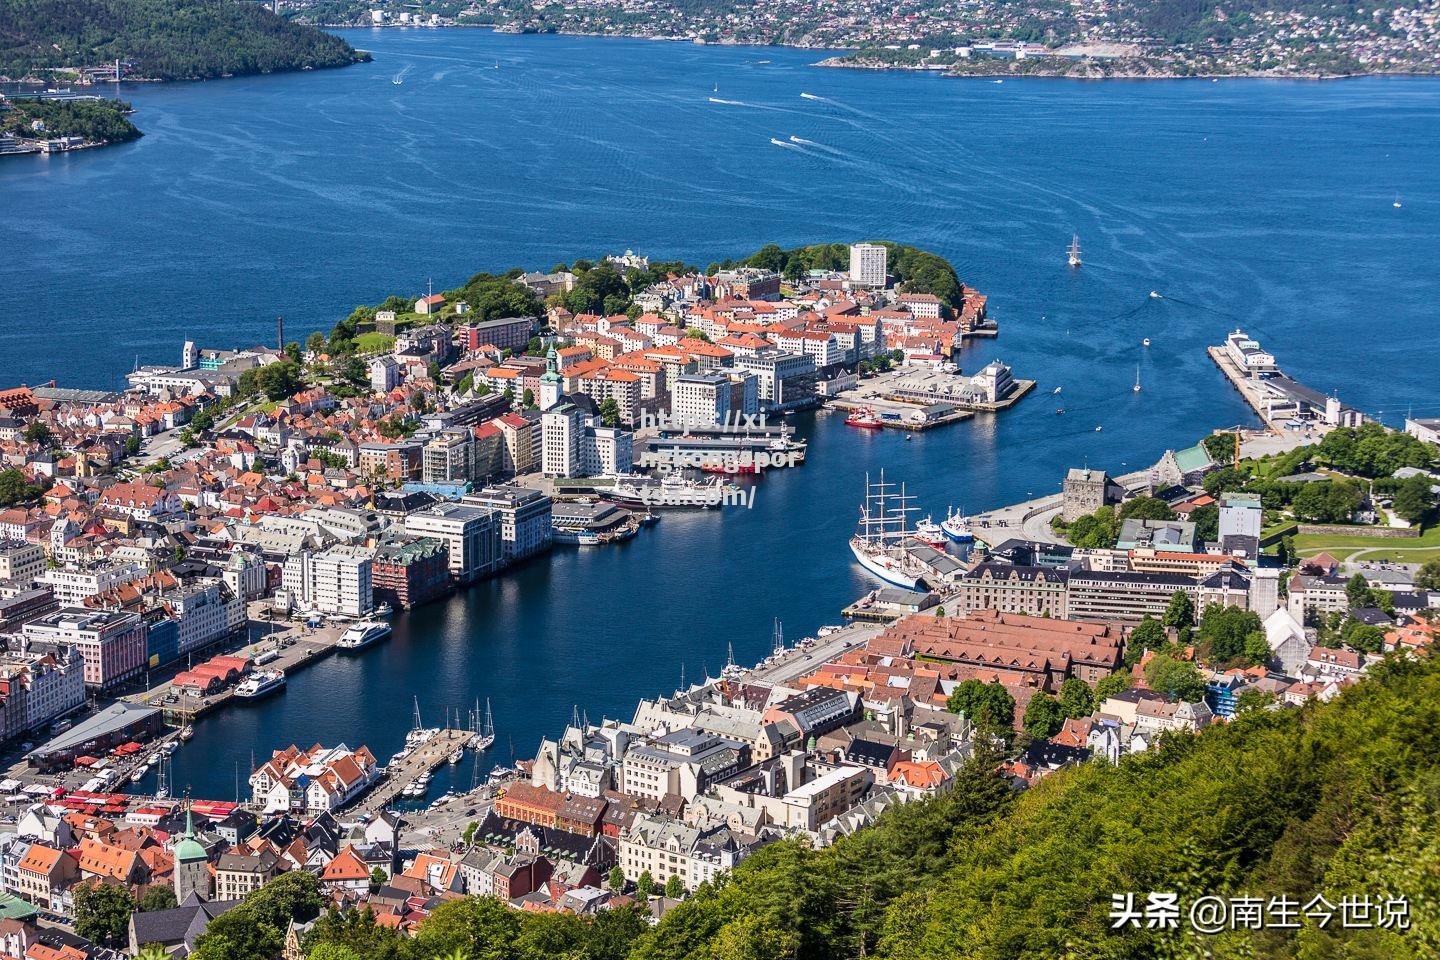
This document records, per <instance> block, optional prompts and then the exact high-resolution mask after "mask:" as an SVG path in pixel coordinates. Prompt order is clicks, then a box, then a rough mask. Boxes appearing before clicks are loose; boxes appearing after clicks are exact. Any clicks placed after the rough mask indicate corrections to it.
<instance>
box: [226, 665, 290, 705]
mask: <svg viewBox="0 0 1440 960" xmlns="http://www.w3.org/2000/svg"><path fill="white" fill-rule="evenodd" d="M284 686H285V671H283V670H261V671H258V672H256V673H252V674H251V675H250V676H248V677H246V678H245V679H244V680H242V681H240V685H239V686H237V687H236V688H235V696H237V697H241V698H243V699H246V700H256V699H259V698H260V697H263V696H265V695H266V694H268V693H274V692H275V691H276V690H280V689H282V688H283V687H284Z"/></svg>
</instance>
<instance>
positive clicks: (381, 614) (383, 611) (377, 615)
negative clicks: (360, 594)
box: [371, 603, 395, 620]
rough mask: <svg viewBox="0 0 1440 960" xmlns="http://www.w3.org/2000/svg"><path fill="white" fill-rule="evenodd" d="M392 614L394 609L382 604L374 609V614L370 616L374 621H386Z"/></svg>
mask: <svg viewBox="0 0 1440 960" xmlns="http://www.w3.org/2000/svg"><path fill="white" fill-rule="evenodd" d="M394 612H395V608H394V607H392V606H390V604H388V603H382V604H380V606H378V607H376V608H375V612H374V613H372V614H371V616H372V617H373V618H374V619H376V620H387V619H389V617H390V615H391V614H392V613H394Z"/></svg>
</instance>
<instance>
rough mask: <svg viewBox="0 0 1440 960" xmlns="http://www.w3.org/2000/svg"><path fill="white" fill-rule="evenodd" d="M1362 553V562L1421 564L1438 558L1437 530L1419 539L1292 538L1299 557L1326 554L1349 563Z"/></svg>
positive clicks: (1439, 532) (1439, 537) (1439, 536)
mask: <svg viewBox="0 0 1440 960" xmlns="http://www.w3.org/2000/svg"><path fill="white" fill-rule="evenodd" d="M1361 551H1364V556H1362V557H1359V558H1358V559H1361V560H1393V561H1397V562H1400V563H1423V562H1424V561H1426V560H1435V559H1437V558H1440V526H1435V527H1431V528H1430V529H1428V530H1426V531H1424V532H1423V533H1421V534H1420V536H1418V537H1414V538H1406V539H1394V538H1391V537H1367V536H1364V535H1358V536H1353V537H1339V536H1336V535H1334V534H1329V533H1326V534H1319V533H1302V534H1297V535H1296V537H1295V552H1296V553H1298V554H1299V555H1300V556H1302V557H1311V556H1314V555H1315V554H1317V553H1328V554H1330V555H1331V556H1333V557H1334V558H1335V559H1336V560H1345V559H1348V558H1349V557H1350V556H1351V555H1352V554H1356V553H1360V552H1361Z"/></svg>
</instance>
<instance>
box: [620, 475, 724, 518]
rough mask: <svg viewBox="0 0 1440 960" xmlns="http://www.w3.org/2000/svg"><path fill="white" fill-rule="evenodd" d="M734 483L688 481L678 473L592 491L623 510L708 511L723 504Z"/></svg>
mask: <svg viewBox="0 0 1440 960" xmlns="http://www.w3.org/2000/svg"><path fill="white" fill-rule="evenodd" d="M734 489H735V486H734V484H730V483H727V482H725V480H723V479H721V478H720V477H712V478H711V479H709V480H687V479H685V478H684V477H681V476H679V475H677V474H671V475H670V476H668V477H663V478H661V479H656V478H654V477H635V476H631V477H617V478H616V482H615V483H614V485H612V486H609V487H600V488H599V489H597V490H596V491H595V492H596V493H597V494H599V495H600V498H601V499H602V500H605V501H607V502H609V503H614V504H617V505H619V506H622V507H633V508H636V509H644V510H657V509H665V508H671V509H673V508H687V507H689V508H697V507H698V508H709V507H718V506H721V505H722V504H724V502H725V495H726V493H727V492H729V491H731V490H734Z"/></svg>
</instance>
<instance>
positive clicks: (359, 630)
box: [335, 620, 390, 650]
mask: <svg viewBox="0 0 1440 960" xmlns="http://www.w3.org/2000/svg"><path fill="white" fill-rule="evenodd" d="M388 636H390V624H388V623H377V622H376V621H374V620H362V621H361V622H360V623H357V624H355V626H353V627H351V628H350V629H349V630H346V631H345V632H344V633H343V634H342V635H341V636H340V639H339V641H338V642H337V643H336V644H335V646H337V647H339V648H340V649H341V650H363V649H364V648H366V647H368V646H370V645H371V644H372V643H378V642H379V641H381V640H384V639H385V638H386V637H388Z"/></svg>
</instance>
